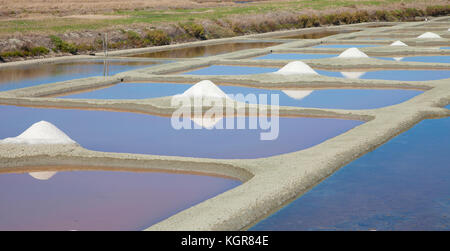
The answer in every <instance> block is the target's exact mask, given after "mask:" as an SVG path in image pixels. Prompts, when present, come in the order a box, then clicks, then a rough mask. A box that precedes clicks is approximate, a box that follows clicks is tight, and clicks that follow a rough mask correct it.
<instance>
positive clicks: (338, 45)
mask: <svg viewBox="0 0 450 251" xmlns="http://www.w3.org/2000/svg"><path fill="white" fill-rule="evenodd" d="M377 46H381V45H376V44H321V45H316V46H313V47H312V48H352V47H355V48H364V47H377Z"/></svg>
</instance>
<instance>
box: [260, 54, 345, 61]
mask: <svg viewBox="0 0 450 251" xmlns="http://www.w3.org/2000/svg"><path fill="white" fill-rule="evenodd" d="M337 56H338V54H312V53H311V54H307V53H271V54H267V55H264V56H260V57H255V58H253V59H278V60H290V59H296V60H302V59H319V58H332V57H337Z"/></svg>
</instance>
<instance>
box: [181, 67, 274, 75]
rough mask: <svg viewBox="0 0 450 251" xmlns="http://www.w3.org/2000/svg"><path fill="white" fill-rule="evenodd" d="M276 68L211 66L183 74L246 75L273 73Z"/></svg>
mask: <svg viewBox="0 0 450 251" xmlns="http://www.w3.org/2000/svg"><path fill="white" fill-rule="evenodd" d="M277 70H278V68H266V67H251V66H234V65H211V66H208V67H205V68H200V69H197V70H193V71H189V72H185V73H183V74H187V75H248V74H261V73H269V72H275V71H277Z"/></svg>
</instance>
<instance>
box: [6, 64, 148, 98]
mask: <svg viewBox="0 0 450 251" xmlns="http://www.w3.org/2000/svg"><path fill="white" fill-rule="evenodd" d="M152 65H155V63H152V62H139V61H123V60H109V61H107V62H104V60H97V59H95V60H85V61H77V62H71V63H55V64H39V65H30V66H21V67H14V68H6V69H0V91H6V90H12V89H18V88H24V87H30V86H35V85H41V84H49V83H54V82H59V81H66V80H72V79H77V78H87V77H93V76H104V75H114V74H116V73H119V72H123V71H129V70H133V69H138V68H144V67H149V66H152Z"/></svg>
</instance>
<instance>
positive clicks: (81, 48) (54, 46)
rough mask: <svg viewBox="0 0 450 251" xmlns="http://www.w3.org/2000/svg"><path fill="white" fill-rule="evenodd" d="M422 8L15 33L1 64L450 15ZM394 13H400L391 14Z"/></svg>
mask: <svg viewBox="0 0 450 251" xmlns="http://www.w3.org/2000/svg"><path fill="white" fill-rule="evenodd" d="M414 6H418V7H415V8H410V6H409V5H407V4H403V6H402V4H400V5H398V4H394V5H392V6H387V5H383V6H377V7H373V6H372V7H370V8H365V9H364V8H359V7H356V6H353V7H345V8H340V9H338V10H333V11H330V10H324V11H311V10H308V11H307V10H302V11H297V12H296V11H286V10H276V11H271V12H265V13H263V14H245V15H239V16H237V15H231V16H226V17H223V18H205V19H200V20H197V19H193V21H189V20H188V21H182V22H181V21H180V22H175V21H174V22H169V23H167V22H166V23H160V22H157V23H155V24H153V23H152V26H150V25H149V24H148V23H147V24H144V23H131V24H128V25H123V24H122V25H118V26H114V27H113V28H92V29H85V30H82V31H80V30H76V29H74V30H73V31H70V32H64V33H55V32H53V34H49V33H52V32H44V34H42V33H33V32H31V33H30V32H27V33H24V32H15V33H14V34H8V35H1V36H2V37H3V38H0V61H1V62H8V61H17V60H26V59H32V58H43V57H54V56H60V55H72V54H90V53H94V52H99V51H101V50H102V46H103V45H102V34H104V33H107V34H108V41H109V42H108V44H109V45H108V47H109V49H110V50H117V49H127V48H142V47H149V46H160V45H167V44H171V43H179V42H188V41H195V40H207V39H214V38H224V37H232V36H238V35H245V34H254V33H264V32H271V31H277V30H287V29H299V28H307V27H318V26H327V25H341V24H354V23H362V22H376V21H415V20H422V19H424V18H426V17H431V16H445V15H449V14H450V5H448V4H447V5H436V6H421V5H420V4H415V5H414ZM393 7H396V8H393Z"/></svg>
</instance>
